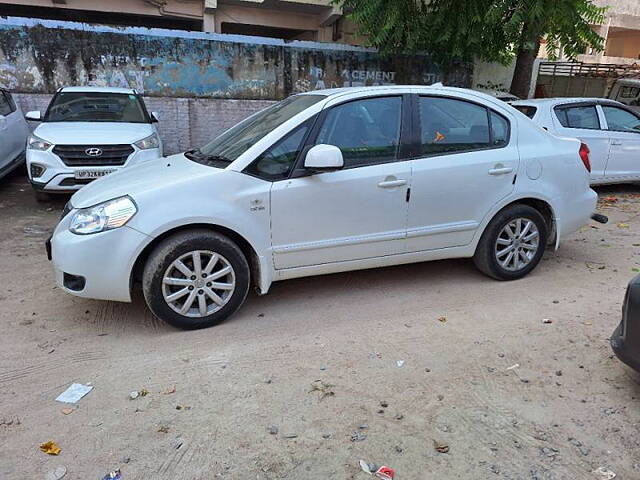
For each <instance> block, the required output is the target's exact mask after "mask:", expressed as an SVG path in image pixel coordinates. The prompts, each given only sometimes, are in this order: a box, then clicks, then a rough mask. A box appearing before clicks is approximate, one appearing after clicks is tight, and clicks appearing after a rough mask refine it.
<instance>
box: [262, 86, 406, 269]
mask: <svg viewBox="0 0 640 480" xmlns="http://www.w3.org/2000/svg"><path fill="white" fill-rule="evenodd" d="M407 98H408V96H403V95H398V94H395V95H382V96H371V97H366V98H357V99H353V100H349V101H346V102H344V101H343V102H342V103H340V102H339V99H336V100H335V101H334V102H332V103H330V104H329V105H328V106H327V107H325V110H323V112H322V113H321V114H320V118H318V121H317V122H316V125H315V126H314V129H313V131H312V133H311V134H310V137H309V139H308V140H307V148H309V146H311V145H316V144H328V145H334V146H337V147H338V148H340V150H341V151H342V154H343V158H344V168H342V169H340V170H336V171H329V172H322V173H318V172H317V173H313V172H307V171H305V170H304V168H301V162H302V160H303V158H300V159H299V163H298V168H297V169H296V170H294V174H293V175H292V177H291V178H288V179H286V180H282V181H278V182H274V183H273V186H272V189H271V215H272V217H271V227H272V234H271V236H272V247H273V258H274V264H275V268H276V269H287V268H295V267H304V266H311V265H320V264H326V263H334V262H342V261H348V260H359V259H366V258H373V257H381V256H386V255H393V254H398V253H403V252H404V250H405V236H406V221H407V200H406V194H407V189H408V187H409V183H410V181H411V165H410V162H408V161H404V160H405V156H404V153H403V148H402V145H403V144H404V139H405V136H406V132H407V131H408V128H409V123H408V122H405V121H403V119H404V118H405V117H406V115H407V113H408V111H407V108H408V105H407ZM336 102H338V103H336ZM301 157H303V155H301Z"/></svg>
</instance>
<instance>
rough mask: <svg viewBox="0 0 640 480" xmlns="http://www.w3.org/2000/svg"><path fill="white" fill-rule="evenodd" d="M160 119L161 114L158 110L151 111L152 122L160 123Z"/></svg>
mask: <svg viewBox="0 0 640 480" xmlns="http://www.w3.org/2000/svg"><path fill="white" fill-rule="evenodd" d="M159 121H160V116H159V115H158V112H151V123H158V122H159Z"/></svg>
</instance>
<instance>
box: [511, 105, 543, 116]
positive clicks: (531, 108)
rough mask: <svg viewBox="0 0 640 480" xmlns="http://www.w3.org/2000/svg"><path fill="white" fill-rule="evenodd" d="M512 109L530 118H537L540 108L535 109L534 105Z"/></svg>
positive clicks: (517, 106) (516, 106) (518, 106)
mask: <svg viewBox="0 0 640 480" xmlns="http://www.w3.org/2000/svg"><path fill="white" fill-rule="evenodd" d="M512 107H513V108H515V109H516V110H519V111H520V112H522V113H524V114H525V115H526V116H527V117H529V118H533V117H535V115H536V112H537V111H538V107H534V106H532V105H512Z"/></svg>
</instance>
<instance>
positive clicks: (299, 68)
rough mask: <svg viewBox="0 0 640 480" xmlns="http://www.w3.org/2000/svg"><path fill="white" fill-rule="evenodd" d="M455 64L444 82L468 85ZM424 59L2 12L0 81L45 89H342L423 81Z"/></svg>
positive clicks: (267, 95)
mask: <svg viewBox="0 0 640 480" xmlns="http://www.w3.org/2000/svg"><path fill="white" fill-rule="evenodd" d="M471 72H472V68H471V66H469V65H460V66H458V67H457V68H456V69H455V71H453V72H449V74H448V75H447V79H446V80H447V84H449V85H457V86H464V87H468V86H470V85H471V76H472V73H471ZM442 79H443V78H442V72H441V70H440V69H439V68H438V67H437V66H436V65H435V64H434V63H433V62H431V60H430V59H429V57H428V56H424V55H416V56H394V57H387V58H384V57H382V56H380V55H379V54H378V53H377V52H376V51H375V50H372V49H366V48H358V47H352V46H346V45H336V44H322V43H313V42H284V41H282V40H277V39H266V38H258V37H245V36H239V35H220V34H207V33H200V32H181V31H173V30H161V29H145V28H114V27H106V26H96V25H87V24H81V23H73V22H57V21H46V20H39V21H35V20H31V19H21V18H11V17H9V18H0V86H3V87H6V88H9V89H11V90H14V91H17V92H25V93H52V92H54V91H55V90H56V89H57V88H59V87H62V86H66V85H101V86H119V87H132V88H136V89H138V90H139V91H141V92H143V93H144V94H145V95H147V96H161V97H210V98H244V99H280V98H284V97H286V96H288V95H290V94H292V93H297V92H302V91H309V90H316V89H320V88H332V87H342V86H360V85H384V84H431V83H434V82H437V81H441V80H442Z"/></svg>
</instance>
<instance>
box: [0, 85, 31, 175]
mask: <svg viewBox="0 0 640 480" xmlns="http://www.w3.org/2000/svg"><path fill="white" fill-rule="evenodd" d="M28 135H29V126H28V125H27V122H26V121H25V119H24V117H23V116H22V111H21V110H20V107H18V105H16V102H15V101H14V99H13V97H12V96H11V94H10V93H9V92H8V91H7V90H4V89H2V88H0V178H2V177H4V176H5V175H7V174H8V173H9V172H11V171H12V170H13V169H15V168H17V167H18V166H19V165H21V164H22V163H23V162H24V149H25V145H26V144H27V136H28Z"/></svg>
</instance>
